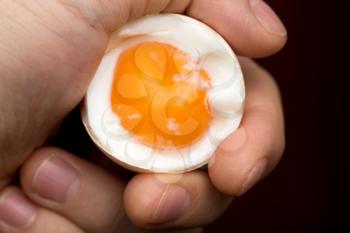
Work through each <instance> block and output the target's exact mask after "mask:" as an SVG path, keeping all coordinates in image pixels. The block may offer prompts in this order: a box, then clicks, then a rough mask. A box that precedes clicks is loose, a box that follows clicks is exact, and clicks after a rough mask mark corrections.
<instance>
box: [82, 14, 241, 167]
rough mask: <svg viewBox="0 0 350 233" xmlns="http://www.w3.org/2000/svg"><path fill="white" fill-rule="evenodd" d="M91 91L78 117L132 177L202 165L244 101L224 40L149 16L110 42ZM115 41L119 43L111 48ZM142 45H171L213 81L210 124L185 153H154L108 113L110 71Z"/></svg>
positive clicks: (180, 20)
mask: <svg viewBox="0 0 350 233" xmlns="http://www.w3.org/2000/svg"><path fill="white" fill-rule="evenodd" d="M111 41H114V43H111V46H110V48H109V49H108V52H107V53H106V54H105V56H104V58H103V59H102V61H101V63H100V66H99V68H98V70H97V71H96V74H95V76H94V78H93V80H92V82H91V84H90V86H89V89H88V91H87V94H86V98H85V103H84V107H83V111H82V115H83V122H84V125H85V126H86V128H87V130H88V132H89V134H90V135H91V137H92V138H93V140H94V141H95V143H96V144H97V145H98V146H99V147H100V149H101V150H102V151H103V152H105V153H106V155H108V156H109V157H110V158H112V159H113V160H114V161H115V162H117V163H119V164H121V165H122V166H125V167H127V168H129V169H132V170H135V171H143V172H165V173H179V172H185V171H189V170H193V169H195V168H198V167H200V166H202V165H205V164H206V163H207V162H208V160H209V158H210V156H211V155H212V154H213V153H214V152H215V150H216V148H217V147H218V145H219V144H220V143H221V142H222V141H223V140H224V139H225V138H226V137H227V136H228V135H229V134H231V133H232V132H233V131H234V130H235V129H237V127H238V126H239V124H240V121H241V118H242V114H243V105H244V98H245V90H244V81H243V76H242V72H241V69H240V66H239V63H238V61H237V58H236V56H235V54H234V53H233V51H232V49H231V48H230V46H229V45H228V44H227V43H226V42H225V40H224V39H223V38H222V37H221V36H220V35H219V34H218V33H216V32H215V31H214V30H212V29H211V28H209V27H208V26H206V25H204V24H203V23H201V22H199V21H197V20H194V19H192V18H189V17H187V16H183V15H178V14H158V15H149V16H146V17H143V18H141V19H138V20H136V21H133V22H131V23H128V24H127V25H125V26H124V27H122V28H121V29H120V30H119V31H117V32H115V33H114V34H113V35H112V37H111ZM115 41H118V42H117V43H115ZM146 41H158V42H163V43H167V44H170V45H172V46H174V47H176V48H178V49H180V50H182V51H184V52H186V53H188V54H189V55H190V57H191V59H193V60H199V61H201V65H202V66H203V69H204V70H205V71H206V72H207V73H208V74H209V76H210V78H211V87H210V88H209V89H208V91H207V96H208V103H209V105H210V108H211V111H212V112H211V115H212V121H211V122H210V125H209V128H208V131H207V132H206V133H205V134H204V135H203V137H202V138H200V139H199V140H198V141H196V142H195V143H193V144H192V145H189V146H187V147H184V148H180V149H173V150H155V149H153V148H151V147H148V146H145V145H143V144H141V143H140V142H138V141H137V140H136V139H135V138H134V137H133V136H132V135H131V134H130V133H128V132H127V131H126V130H125V129H124V128H123V127H122V126H121V125H120V122H119V118H118V116H117V115H116V114H115V113H114V112H113V111H112V109H111V93H112V83H113V80H114V70H115V67H116V65H117V61H118V58H119V56H120V55H121V53H123V52H124V51H125V50H126V49H128V48H130V47H132V46H135V45H137V44H140V43H143V42H146Z"/></svg>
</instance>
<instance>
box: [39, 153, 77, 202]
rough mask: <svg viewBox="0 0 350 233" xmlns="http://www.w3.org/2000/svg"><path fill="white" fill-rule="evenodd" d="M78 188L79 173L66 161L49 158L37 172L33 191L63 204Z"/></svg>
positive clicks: (58, 158)
mask: <svg viewBox="0 0 350 233" xmlns="http://www.w3.org/2000/svg"><path fill="white" fill-rule="evenodd" d="M78 187H79V173H78V171H77V170H76V169H75V168H74V167H73V166H72V165H70V164H69V163H68V162H67V161H65V160H64V159H62V158H60V157H55V156H53V157H50V158H48V159H47V160H45V161H44V162H43V163H42V164H41V165H40V167H39V169H38V170H37V172H36V174H35V176H34V180H33V189H34V191H35V192H37V194H39V195H40V196H42V197H44V198H46V199H49V200H52V201H55V202H60V203H64V202H66V201H68V200H69V199H70V198H71V197H72V196H73V195H74V193H75V192H76V191H77V189H78Z"/></svg>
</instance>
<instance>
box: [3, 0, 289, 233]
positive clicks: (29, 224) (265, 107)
mask: <svg viewBox="0 0 350 233" xmlns="http://www.w3.org/2000/svg"><path fill="white" fill-rule="evenodd" d="M213 4H214V5H213ZM255 4H256V5H255V8H254V9H255V10H252V8H250V6H249V4H248V1H243V0H240V1H238V0H237V1H220V2H217V1H215V2H213V1H204V0H202V1H200V0H197V1H193V2H192V3H191V4H190V3H189V1H181V2H180V1H173V2H169V1H145V0H144V1H142V0H140V1H137V2H136V1H118V0H114V1H97V0H96V1H89V2H87V1H69V0H63V1H39V0H36V1H35V0H32V1H25V2H24V1H16V0H11V1H10V0H3V1H2V4H1V6H0V13H1V16H0V24H1V29H0V37H1V39H2V43H1V45H0V70H1V74H2V76H1V77H0V110H1V112H2V115H1V117H0V118H1V119H0V152H1V154H0V187H2V189H3V190H2V192H1V194H0V219H1V220H0V229H1V230H2V231H3V232H6V231H8V232H10V229H11V231H12V232H83V231H84V230H86V231H88V232H113V231H112V230H119V229H128V230H127V231H126V232H128V231H129V232H131V231H132V230H130V229H131V228H133V227H132V225H131V224H128V223H127V221H125V216H124V217H123V211H122V208H121V203H122V200H123V198H122V193H123V189H124V187H125V185H126V184H125V183H124V181H122V180H120V181H118V178H116V177H115V176H113V175H111V174H110V173H108V172H106V171H104V170H102V169H101V168H98V167H96V166H94V165H91V164H89V163H88V162H86V161H82V160H80V159H77V158H76V157H73V156H72V155H69V154H67V152H64V151H60V150H58V149H52V148H51V149H43V150H39V151H36V152H34V153H33V151H34V149H35V148H36V147H38V146H40V145H42V143H43V142H44V141H45V140H46V138H47V137H48V136H49V135H50V134H51V133H52V132H53V131H54V130H55V128H57V127H58V125H59V123H60V122H61V120H62V119H63V117H64V116H65V115H66V114H67V113H68V112H69V111H71V110H72V109H73V108H74V107H75V106H76V105H77V104H78V103H79V101H80V100H81V99H82V97H83V95H84V93H85V90H86V87H87V85H88V83H89V78H90V77H91V76H92V74H93V73H94V71H95V69H96V66H97V64H98V62H99V60H100V59H101V57H102V56H103V52H104V49H105V47H106V44H107V41H108V32H111V31H114V30H116V29H117V28H118V27H119V26H121V25H122V24H123V23H125V22H126V21H128V20H130V19H133V18H135V17H139V16H141V15H143V14H146V13H154V12H160V11H162V12H167V11H171V12H184V11H186V13H187V14H189V15H190V16H192V17H194V18H198V19H200V20H202V21H204V22H205V23H207V24H209V25H211V26H212V27H214V28H215V29H216V30H217V31H218V32H219V33H221V34H222V35H223V36H224V37H225V38H226V39H227V41H228V42H229V43H230V44H231V45H232V47H233V48H234V49H235V51H236V52H238V53H239V54H241V55H244V56H255V57H261V56H265V55H269V54H271V53H274V52H276V51H277V50H279V49H280V48H281V47H282V46H283V45H284V43H285V41H286V36H285V32H283V30H282V29H283V28H282V27H281V25H279V24H274V25H273V26H271V25H270V27H266V26H263V24H262V23H261V22H262V19H263V18H265V19H267V20H268V21H269V22H270V23H271V22H273V21H272V20H273V18H272V17H271V15H268V14H267V13H266V12H265V13H264V12H263V11H262V10H261V9H262V8H265V9H266V5H264V4H263V3H259V2H258V3H255ZM261 7H262V8H261ZM252 12H258V15H259V18H257V17H256V16H254V15H253V13H252ZM208 16H210V17H208ZM258 19H260V21H259V20H258ZM222 22H225V23H222ZM265 22H266V21H265ZM246 25H249V27H247V26H246ZM231 30H232V31H233V32H240V33H237V34H236V35H235V33H231ZM242 64H243V66H244V67H245V68H244V70H245V76H246V81H247V104H246V112H245V116H244V119H243V122H242V126H241V128H240V129H239V130H238V131H237V132H236V133H234V134H232V135H231V136H230V137H229V138H228V139H227V140H226V142H224V143H223V144H222V145H221V147H220V149H218V151H217V153H216V154H215V156H213V159H212V160H211V161H210V164H209V176H208V174H207V173H205V172H200V171H195V172H192V173H188V174H185V175H184V176H182V177H181V179H175V183H171V182H172V180H174V178H173V177H171V176H170V175H144V174H139V175H137V176H135V177H134V178H133V179H132V180H131V181H130V182H129V183H128V184H127V186H126V190H125V192H124V206H125V212H126V213H127V215H128V216H129V218H130V219H131V220H132V221H133V222H134V223H136V224H137V225H139V226H142V227H146V228H152V227H157V228H160V227H192V226H200V225H203V224H206V223H208V222H210V221H212V220H213V219H215V218H216V217H218V216H219V215H220V214H221V213H222V211H223V210H224V209H225V208H226V206H227V205H228V203H229V202H230V198H227V197H226V196H224V195H222V194H221V193H220V192H218V191H217V189H218V190H220V191H222V192H223V193H226V194H229V195H239V194H242V193H243V192H244V191H246V190H247V189H248V188H249V187H250V186H252V185H253V184H254V183H255V182H256V181H257V180H258V178H259V174H261V175H262V176H265V175H266V174H267V173H269V172H270V171H271V170H272V168H273V167H274V166H275V165H276V163H277V162H278V160H279V157H280V155H281V152H282V150H283V145H284V141H283V138H284V135H283V119H282V112H281V106H280V102H279V95H278V91H277V88H276V85H275V84H274V82H273V81H272V79H271V78H270V76H269V75H268V74H267V73H266V72H264V71H262V70H261V69H260V68H258V67H257V66H256V65H254V63H252V62H250V61H246V60H244V61H242ZM249 77H250V78H249ZM266 135H269V137H266ZM233 138H236V139H234V140H233ZM237 142H241V144H240V145H237V144H236V145H234V144H235V143H237ZM30 154H32V156H31V157H30V159H29V160H27V162H26V164H25V166H23V167H22V168H21V185H22V186H21V188H22V189H20V188H15V187H11V186H7V185H6V184H8V183H9V181H10V180H11V178H12V177H14V174H15V172H16V170H18V168H19V167H20V166H21V165H22V164H23V162H24V160H25V159H26V158H27V157H28V156H29V155H30ZM51 154H55V155H56V156H55V157H53V158H55V159H58V161H61V162H58V164H61V165H62V164H70V166H68V167H70V168H74V169H73V170H76V171H77V172H73V173H69V172H67V171H65V170H63V172H62V170H60V169H59V166H57V167H56V170H55V169H54V168H55V166H53V165H52V164H51V168H53V169H50V170H51V171H56V172H57V173H56V174H54V177H56V178H52V177H51V178H52V179H51V180H50V181H51V182H54V181H55V180H56V181H57V182H59V181H61V180H60V179H58V180H57V177H58V178H60V177H62V178H64V177H65V174H66V176H67V174H71V177H75V176H74V174H75V175H77V176H78V178H77V180H78V181H77V182H76V185H73V188H72V189H68V190H72V191H71V192H69V193H70V195H68V197H66V196H65V195H63V194H62V193H63V192H64V191H67V190H64V188H66V189H67V188H69V187H70V186H68V185H67V184H65V183H63V186H62V185H61V186H60V185H59V184H56V185H54V186H52V184H54V183H51V186H52V187H51V189H50V188H49V189H46V188H45V190H46V191H47V190H48V191H49V192H51V194H52V193H53V194H54V195H58V196H55V197H50V196H49V195H50V194H48V195H44V197H45V198H43V197H41V196H40V185H39V184H40V182H39V183H38V182H36V181H38V180H44V181H45V179H43V177H42V176H40V172H39V171H40V168H45V166H44V165H42V164H46V165H48V166H49V165H50V160H48V158H52V157H51V156H50V155H51ZM44 161H46V162H45V163H44ZM52 161H54V160H51V162H52ZM62 161H64V162H62ZM56 162H57V161H56ZM258 162H261V163H259V165H258ZM53 164H54V163H53ZM56 164H57V163H56ZM254 165H258V166H257V167H258V168H260V169H253V166H254ZM227 166H230V167H228V168H227ZM218 168H220V170H219V169H218ZM50 170H49V171H50ZM251 171H252V173H253V174H252V173H251ZM248 174H249V175H248ZM48 177H49V176H48ZM247 177H249V178H250V180H251V182H248V183H247V182H245V180H246V178H247ZM260 177H261V176H260ZM66 178H67V177H66ZM35 180H36V181H35ZM159 180H161V181H162V182H159ZM169 182H170V183H171V185H168V183H169ZM44 183H45V182H44ZM46 184H47V185H50V183H48V182H46ZM77 184H79V185H77ZM36 185H37V187H36ZM44 185H45V184H44ZM98 187H100V188H98ZM165 187H167V188H166V189H165ZM54 188H57V190H55V189H54ZM42 189H43V188H42ZM62 190H63V191H62ZM103 190H104V191H103ZM140 190H148V191H149V192H145V194H144V195H140ZM164 190H167V192H163V191H164ZM41 191H42V190H41ZM60 192H61V194H62V195H61V196H60V195H59V193H60ZM24 193H25V194H26V195H27V196H28V197H29V198H30V199H31V201H29V199H28V198H27V197H25V196H24ZM57 193H58V194H57ZM186 193H188V194H189V195H190V200H189V202H188V203H189V204H188V205H189V206H190V207H189V208H188V209H186V208H185V207H183V208H181V205H177V204H174V203H175V201H174V202H172V201H171V200H172V199H173V200H179V199H180V198H181V197H182V198H184V197H185V199H186V195H187V194H186ZM118 194H119V195H118ZM92 197H93V198H92ZM112 197H113V198H112ZM161 197H162V198H161ZM47 199H51V201H48V200H47ZM85 200H86V201H85ZM168 200H169V202H168ZM159 203H163V204H161V205H159ZM182 203H183V202H182ZM185 203H186V202H185ZM112 207H113V208H112ZM187 207H188V206H187ZM16 210H17V211H16ZM38 210H39V211H38ZM167 211H168V214H169V213H172V214H170V215H173V216H170V217H172V218H175V217H177V216H175V214H176V213H180V214H181V215H182V217H181V218H179V219H178V220H177V221H176V222H172V223H166V222H167V221H166V220H167V219H166V217H169V215H167V214H166V212H167ZM157 213H162V214H161V215H160V217H161V218H163V219H160V220H159V219H157V218H156V217H154V216H157ZM155 220H157V221H155ZM152 221H153V222H152ZM121 223H123V224H121ZM10 225H14V226H17V227H18V228H14V227H13V226H12V227H11V226H10ZM123 225H124V226H123ZM23 227H24V228H23ZM49 227H50V228H49ZM44 229H45V230H44ZM49 229H50V230H49ZM82 229H84V230H82ZM133 230H135V229H133Z"/></svg>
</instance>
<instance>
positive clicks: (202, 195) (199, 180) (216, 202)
mask: <svg viewBox="0 0 350 233" xmlns="http://www.w3.org/2000/svg"><path fill="white" fill-rule="evenodd" d="M231 201H232V198H231V197H228V196H225V195H223V194H221V193H220V192H218V191H217V190H216V189H215V187H214V186H213V185H212V184H211V182H210V180H209V177H208V175H207V173H206V172H202V171H194V172H190V173H185V174H182V175H175V177H174V175H168V174H139V175H137V176H135V177H134V178H133V179H132V180H131V182H130V183H129V184H128V186H127V188H126V190H125V193H124V206H125V210H126V213H127V215H128V216H129V218H130V219H131V221H132V222H133V223H134V224H136V225H137V226H139V227H142V228H147V229H164V228H189V227H197V226H203V225H206V224H208V223H210V222H212V221H213V220H215V219H216V218H217V217H218V216H220V215H221V214H222V213H223V212H224V210H225V209H226V208H227V207H228V205H229V204H230V203H231Z"/></svg>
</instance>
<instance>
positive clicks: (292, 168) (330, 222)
mask: <svg viewBox="0 0 350 233" xmlns="http://www.w3.org/2000/svg"><path fill="white" fill-rule="evenodd" d="M266 1H267V2H268V3H269V4H270V5H271V6H272V8H273V9H275V11H276V12H277V13H278V14H279V15H280V17H281V18H282V20H283V21H284V22H285V25H286V27H287V28H288V33H289V41H288V44H287V46H286V47H285V49H283V51H281V52H280V53H278V54H276V55H275V56H272V57H270V58H267V59H261V60H258V62H259V63H261V64H262V65H263V66H264V67H266V68H267V69H268V70H269V71H270V72H271V73H272V74H273V75H274V77H275V78H276V80H277V82H278V83H279V85H280V88H281V92H282V98H283V102H284V111H285V119H286V138H287V147H286V151H285V154H284V156H283V158H282V160H281V162H280V164H279V165H278V167H277V168H276V170H275V171H274V172H273V173H272V174H271V175H270V176H269V177H268V178H266V179H265V180H263V181H262V182H261V183H260V184H258V185H257V186H256V187H255V188H254V189H253V190H251V191H249V192H248V193H247V194H245V195H244V196H242V197H240V198H237V199H236V200H235V201H234V203H233V205H232V206H231V207H230V208H229V210H228V211H227V213H226V214H225V215H224V216H222V217H221V218H220V219H219V220H217V221H216V222H215V223H213V224H211V225H210V226H208V227H207V228H206V231H205V232H206V233H212V232H213V233H225V232H234V233H255V232H259V233H260V232H269V233H275V232H276V233H277V232H278V233H280V232H283V233H292V232H293V233H294V232H298V233H300V232H301V233H303V232H308V233H314V232H332V233H333V232H334V233H340V232H344V233H345V232H350V227H349V226H348V225H349V224H350V209H349V206H350V205H349V199H348V198H350V195H349V192H348V191H347V186H348V185H349V181H348V180H347V179H346V177H347V175H348V174H347V173H349V171H350V167H349V162H348V161H347V157H349V156H350V153H349V151H346V150H345V149H346V148H345V141H346V140H348V141H349V138H350V137H348V138H346V136H347V135H346V132H345V129H346V125H345V118H346V117H345V109H348V110H349V107H350V106H349V105H346V103H345V100H344V99H345V88H346V87H345V78H349V77H350V76H349V74H348V73H347V72H346V69H348V67H350V66H347V63H346V59H347V57H346V56H345V55H346V54H345V52H346V49H347V47H345V46H346V43H347V42H350V41H349V40H348V38H347V37H346V33H345V30H347V28H349V25H348V23H347V21H350V20H349V19H348V18H349V17H348V16H347V15H346V14H349V13H348V12H346V7H345V3H346V1H344V2H342V1H322V0H320V1H316V0H266ZM77 122H78V123H80V116H79V109H77V110H76V111H74V112H73V113H72V115H71V117H68V118H67V120H66V121H65V123H64V124H63V127H62V129H61V133H62V134H61V135H71V134H72V128H73V129H74V130H73V134H72V135H71V136H70V137H69V138H68V139H73V138H74V140H68V141H67V137H66V136H65V137H64V138H60V137H59V138H58V139H56V143H55V144H56V145H58V146H61V147H63V148H66V149H68V150H70V151H72V152H76V153H77V154H87V153H88V151H89V148H88V147H86V142H89V140H90V139H89V138H88V136H87V135H86V132H85V130H84V129H83V127H82V125H81V124H77ZM67 133H68V134H67ZM77 138H80V140H79V141H77V140H76V139H77ZM77 148H78V149H77ZM100 159H101V158H100ZM106 161H107V159H106ZM107 162H108V161H107ZM125 173H126V174H125V175H129V174H128V173H127V172H125Z"/></svg>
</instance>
